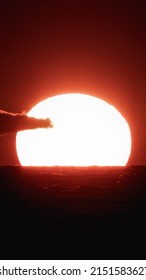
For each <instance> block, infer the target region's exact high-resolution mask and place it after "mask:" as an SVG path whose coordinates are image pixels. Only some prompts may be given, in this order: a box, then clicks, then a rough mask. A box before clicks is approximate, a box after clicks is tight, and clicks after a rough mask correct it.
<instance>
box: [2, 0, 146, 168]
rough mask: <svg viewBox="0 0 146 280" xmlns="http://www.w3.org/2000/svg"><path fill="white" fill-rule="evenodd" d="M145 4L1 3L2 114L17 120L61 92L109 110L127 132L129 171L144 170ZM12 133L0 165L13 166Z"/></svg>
mask: <svg viewBox="0 0 146 280" xmlns="http://www.w3.org/2000/svg"><path fill="white" fill-rule="evenodd" d="M145 10H146V9H145V4H144V1H136V0H131V1H129V0H127V1H125V0H123V1H117V0H115V1H112V0H108V1H98V0H96V1H92V0H90V1H80V0H78V1H76V0H74V1H55V0H52V1H51V0H50V1H11V3H10V1H7V0H5V1H1V4H0V13H1V15H0V28H1V53H0V54H1V63H0V109H1V110H5V111H9V112H13V113H22V112H23V111H26V112H27V111H29V110H30V109H31V108H32V107H33V106H34V105H35V104H36V103H38V102H40V101H42V100H44V99H46V98H48V97H49V96H53V95H56V94H59V93H68V92H81V93H88V94H91V95H93V96H97V97H99V98H101V99H103V100H105V101H107V102H109V103H111V104H112V105H114V106H115V107H116V108H117V109H118V110H119V111H120V112H121V113H122V115H123V116H124V117H125V118H126V119H127V121H128V123H129V125H130V128H131V133H132V142H133V144H132V154H131V157H130V160H129V164H133V165H136V164H146V149H145V143H146V131H145V127H146V94H145V89H146V83H145V73H146V55H145V53H146V52H145V49H146V46H145V38H146V34H145V30H146V22H145V20H146V12H145ZM18 163H19V161H18V158H17V155H16V148H15V133H11V134H8V135H5V136H1V137H0V165H5V164H18Z"/></svg>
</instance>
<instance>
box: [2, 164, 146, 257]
mask: <svg viewBox="0 0 146 280" xmlns="http://www.w3.org/2000/svg"><path fill="white" fill-rule="evenodd" d="M145 216H146V166H132V167H114V168H113V167H110V168H101V167H87V168H85V167H84V168H75V167H73V168H72V167H49V168H47V167H44V168H40V167H38V168H30V167H17V166H11V167H0V223H1V229H0V237H1V249H0V259H142V258H143V254H146V253H145V252H146V245H145V243H146V242H145V239H146V229H145V224H146V219H145Z"/></svg>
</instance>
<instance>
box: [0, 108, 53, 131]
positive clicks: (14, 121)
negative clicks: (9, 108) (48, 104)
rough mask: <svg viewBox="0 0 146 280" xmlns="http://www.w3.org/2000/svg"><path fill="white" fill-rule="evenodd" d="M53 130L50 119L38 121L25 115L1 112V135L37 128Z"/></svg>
mask: <svg viewBox="0 0 146 280" xmlns="http://www.w3.org/2000/svg"><path fill="white" fill-rule="evenodd" d="M49 127H50V128H51V127H53V123H52V122H51V120H50V119H49V118H48V119H36V118H32V117H28V116H27V115H25V114H18V113H16V114H14V113H10V112H6V111H3V110H0V134H1V135H2V134H7V133H13V132H17V131H20V130H26V129H35V128H49Z"/></svg>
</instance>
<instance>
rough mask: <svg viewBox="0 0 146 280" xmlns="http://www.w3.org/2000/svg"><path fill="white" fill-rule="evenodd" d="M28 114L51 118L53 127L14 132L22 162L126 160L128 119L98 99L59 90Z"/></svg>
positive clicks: (107, 162) (114, 162)
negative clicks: (57, 93)
mask: <svg viewBox="0 0 146 280" xmlns="http://www.w3.org/2000/svg"><path fill="white" fill-rule="evenodd" d="M27 115H28V116H30V117H35V118H41V119H45V118H50V119H51V121H52V122H53V124H54V127H53V128H47V129H46V128H44V129H42V128H41V129H34V130H25V131H20V132H18V133H17V136H16V148H17V154H18V158H19V160H20V163H21V164H22V165H23V166H92V165H94V166H124V165H126V163H127V161H128V158H129V156H130V152H131V134H130V129H129V126H128V123H127V122H126V120H125V119H124V117H123V116H122V115H121V114H120V113H119V112H118V111H117V110H116V109H115V108H114V107H113V106H111V105H110V104H108V103H106V102H105V101H103V100H101V99H98V98H96V97H92V96H89V95H86V94H77V93H75V94H73V93H72V94H61V95H58V96H55V97H51V98H48V99H46V100H44V101H42V102H40V103H38V104H37V105H36V106H34V107H33V108H32V110H31V111H30V112H28V114H27Z"/></svg>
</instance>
